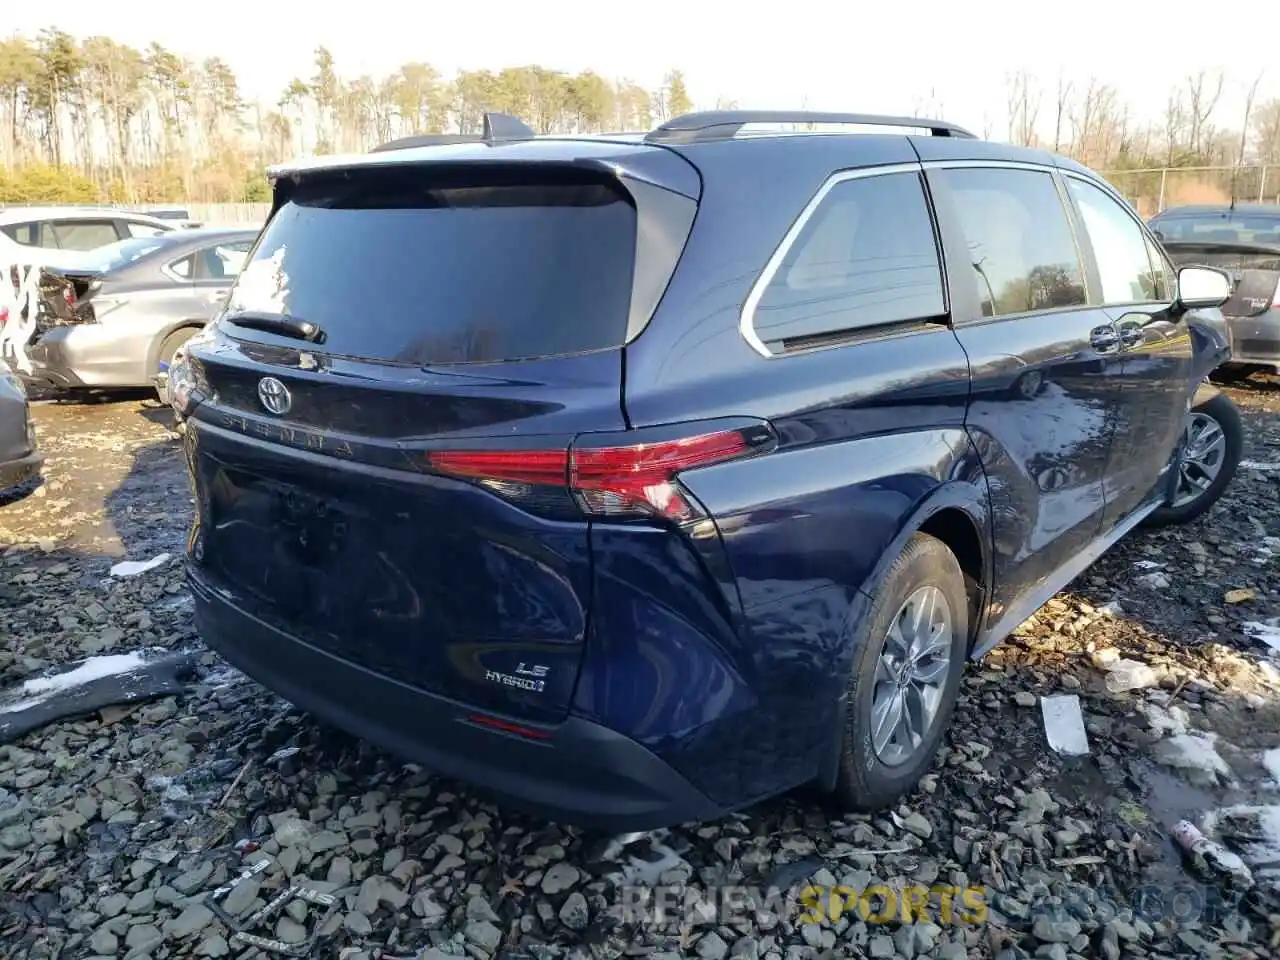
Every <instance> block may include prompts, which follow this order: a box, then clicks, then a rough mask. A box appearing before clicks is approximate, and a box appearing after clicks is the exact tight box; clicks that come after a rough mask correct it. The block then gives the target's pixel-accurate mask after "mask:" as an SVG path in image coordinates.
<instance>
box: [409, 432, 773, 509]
mask: <svg viewBox="0 0 1280 960" xmlns="http://www.w3.org/2000/svg"><path fill="white" fill-rule="evenodd" d="M587 439H590V440H593V441H597V440H599V439H602V438H597V437H593V436H591V435H588V437H587ZM772 440H773V434H772V432H771V431H770V430H769V429H768V428H764V427H759V428H749V429H745V430H717V431H714V432H710V433H701V434H695V435H692V436H687V437H681V438H679V439H671V440H658V441H655V442H651V443H634V444H626V445H607V446H587V445H580V444H575V445H574V446H572V447H570V448H569V449H566V450H559V449H556V450H546V449H542V450H437V451H434V452H432V453H430V454H428V456H427V459H428V463H429V465H430V467H431V469H432V470H435V471H437V472H439V473H443V474H448V475H450V476H454V477H462V478H466V479H470V480H475V481H477V482H479V483H480V484H481V485H482V486H484V487H485V488H486V489H488V490H491V491H492V492H494V493H496V494H498V495H499V496H503V497H505V498H507V499H509V500H515V501H525V500H535V499H536V497H529V496H526V495H528V494H533V493H534V488H538V487H542V488H547V487H559V488H561V489H565V488H567V490H568V492H569V493H570V495H571V496H572V497H573V500H574V502H575V503H576V504H577V506H578V509H579V510H581V511H582V512H583V513H585V514H586V515H588V516H592V517H611V518H617V519H627V518H636V517H652V518H664V519H667V520H672V521H675V522H678V523H682V522H684V521H687V520H693V519H696V518H698V517H700V516H701V511H700V509H699V508H698V506H697V504H696V503H695V502H694V501H693V499H692V498H691V497H690V496H689V495H688V493H687V491H685V490H684V488H683V487H682V486H681V485H680V483H679V481H678V479H677V477H678V475H679V474H680V473H681V472H682V471H685V470H691V469H694V468H696V467H706V466H710V465H712V464H715V463H723V462H725V461H728V460H736V459H739V458H741V457H745V456H751V455H755V454H757V453H761V452H763V451H764V450H765V449H767V448H768V446H769V445H771V443H772Z"/></svg>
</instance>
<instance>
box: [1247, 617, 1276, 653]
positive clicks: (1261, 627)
mask: <svg viewBox="0 0 1280 960" xmlns="http://www.w3.org/2000/svg"><path fill="white" fill-rule="evenodd" d="M1244 632H1245V633H1246V634H1248V635H1249V636H1250V637H1252V638H1253V639H1254V640H1258V641H1260V642H1261V643H1264V644H1266V645H1267V646H1268V647H1270V648H1271V649H1272V650H1275V651H1276V652H1277V653H1280V617H1271V618H1270V619H1268V620H1264V621H1260V620H1247V621H1245V624H1244Z"/></svg>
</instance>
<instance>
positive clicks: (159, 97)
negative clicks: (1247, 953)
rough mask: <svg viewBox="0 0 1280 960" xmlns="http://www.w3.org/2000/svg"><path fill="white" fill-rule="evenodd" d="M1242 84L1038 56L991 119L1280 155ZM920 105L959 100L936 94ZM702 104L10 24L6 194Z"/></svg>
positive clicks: (1066, 147) (1265, 158) (218, 183)
mask: <svg viewBox="0 0 1280 960" xmlns="http://www.w3.org/2000/svg"><path fill="white" fill-rule="evenodd" d="M1224 84H1225V77H1224V76H1223V74H1221V73H1210V72H1201V73H1198V74H1195V75H1192V76H1189V77H1187V78H1186V80H1185V81H1184V82H1183V83H1182V84H1180V85H1179V86H1177V87H1176V88H1175V89H1174V90H1172V91H1171V92H1170V95H1169V101H1168V104H1167V107H1166V110H1165V111H1164V114H1163V115H1162V116H1161V117H1160V118H1158V119H1157V120H1156V121H1155V122H1140V120H1139V119H1138V118H1137V117H1135V116H1134V115H1133V113H1132V111H1131V110H1130V109H1129V107H1128V105H1127V104H1126V103H1125V100H1124V97H1123V93H1122V91H1120V90H1118V89H1117V88H1115V87H1114V86H1111V85H1108V84H1105V83H1102V82H1100V81H1097V80H1094V79H1089V80H1086V81H1074V80H1067V79H1062V80H1059V81H1058V82H1057V84H1056V86H1055V87H1047V86H1045V85H1043V84H1042V83H1041V82H1040V81H1038V80H1037V78H1036V77H1034V76H1032V75H1031V74H1030V73H1028V72H1025V71H1022V72H1018V73H1015V74H1011V75H1010V76H1009V78H1008V83H1007V89H1008V102H1007V104H1006V107H1007V110H1006V116H1007V121H1008V127H1007V130H996V129H992V124H991V123H990V122H989V121H988V122H987V123H986V124H985V129H984V130H983V131H982V132H983V134H984V135H985V136H988V137H993V138H1003V139H1008V140H1009V141H1011V142H1014V143H1020V144H1027V145H1036V146H1043V147H1045V148H1048V149H1053V150H1055V151H1056V152H1060V153H1065V154H1068V155H1071V156H1074V157H1076V158H1077V159H1079V160H1081V161H1082V162H1084V163H1086V164H1088V165H1090V166H1092V167H1094V168H1095V169H1101V170H1117V169H1135V168H1141V167H1193V166H1207V165H1231V164H1240V163H1251V162H1252V163H1280V99H1270V100H1267V101H1265V102H1258V103H1255V102H1254V101H1255V94H1256V90H1257V86H1258V84H1257V83H1256V82H1255V83H1254V85H1253V88H1252V89H1251V90H1250V94H1249V97H1248V102H1247V106H1246V109H1245V111H1244V113H1243V115H1242V116H1239V117H1235V118H1226V117H1223V116H1221V114H1222V110H1221V109H1220V107H1219V104H1220V100H1221V97H1222V92H1223V88H1224ZM711 105H712V104H702V106H711ZM714 105H715V106H719V107H723V106H733V105H734V104H732V103H727V102H720V103H716V104H714ZM914 107H915V112H917V113H921V114H929V115H933V116H940V115H941V116H945V113H946V109H945V104H943V103H942V102H940V101H938V99H937V98H936V97H935V96H933V95H932V94H931V95H930V96H929V97H928V98H924V99H917V101H916V103H915V104H914ZM693 108H694V103H693V100H692V97H691V95H690V92H689V90H688V88H687V86H686V84H685V80H684V76H683V74H682V73H681V72H680V71H679V70H678V69H673V70H671V71H670V72H668V73H667V75H666V76H665V77H664V79H663V81H662V83H661V84H660V85H659V87H658V88H657V89H646V88H645V87H643V86H642V85H640V84H638V83H636V82H634V81H632V80H628V79H625V78H624V79H616V78H608V77H602V76H600V75H598V74H596V73H593V72H590V71H587V72H583V73H578V74H569V73H566V72H564V71H559V70H554V69H551V68H548V67H543V66H538V65H529V66H514V67H505V68H502V69H499V70H464V71H460V72H458V73H457V74H456V75H455V76H452V77H446V76H444V75H443V74H442V73H441V71H440V70H438V69H437V68H436V67H434V66H432V65H431V64H430V63H427V62H414V63H406V64H403V65H401V66H400V67H399V68H398V69H396V70H395V71H394V72H392V73H390V74H388V75H386V76H381V77H375V76H370V75H364V76H345V75H343V74H342V73H341V72H340V70H339V68H338V65H337V64H336V63H335V62H334V58H333V55H332V54H331V53H330V51H329V50H327V49H326V48H324V47H320V48H318V49H317V50H316V51H315V53H314V57H313V60H312V63H311V64H310V66H309V67H308V68H307V69H306V70H304V71H301V73H300V74H299V76H297V77H295V78H294V79H293V80H292V81H290V83H288V84H287V85H286V87H285V89H284V90H282V91H281V92H280V95H279V96H278V98H276V100H275V102H274V103H271V102H262V101H252V102H251V101H249V100H248V99H247V98H246V97H245V96H244V95H243V93H242V91H241V88H240V83H239V80H238V78H237V77H236V74H235V72H234V70H232V68H231V67H230V66H229V65H228V64H227V63H226V62H225V61H224V60H222V59H220V58H218V57H211V58H208V59H206V60H203V61H201V62H194V61H192V60H190V59H188V58H186V57H184V56H182V55H181V54H180V53H178V52H176V51H173V50H169V49H167V48H165V47H163V46H161V45H160V44H158V43H151V44H149V45H147V46H146V48H145V49H137V48H135V47H132V46H129V45H128V44H123V43H119V42H117V41H116V40H113V39H112V38H110V37H103V36H96V37H87V38H77V37H75V36H73V35H71V34H70V33H67V32H66V31H63V30H60V29H57V28H53V27H50V28H47V29H45V30H42V31H41V32H40V33H39V34H38V35H37V36H35V37H30V38H29V37H23V36H12V37H10V38H9V39H7V40H3V41H0V131H2V132H0V203H22V202H124V203H162V202H175V201H185V202H191V203H215V202H244V201H261V200H265V199H267V198H268V195H269V191H268V187H267V183H266V180H265V178H264V177H263V170H264V168H265V167H266V166H267V165H269V164H271V163H275V162H279V161H281V160H284V159H287V158H289V157H291V156H296V155H299V154H304V153H329V152H351V151H354V152H359V151H364V150H367V149H369V148H371V147H372V146H374V145H376V144H377V143H380V142H384V141H386V140H391V139H394V138H395V137H398V136H404V135H407V134H410V133H432V132H459V133H474V132H477V131H478V130H479V129H480V125H481V123H482V118H483V115H484V113H485V112H486V111H490V110H497V111H501V112H503V113H510V114H513V115H515V116H518V117H520V118H521V119H522V120H524V121H525V122H526V123H528V124H529V125H530V126H532V127H534V129H536V130H537V131H538V132H539V133H555V132H608V131H623V130H631V131H634V130H647V129H649V128H651V127H652V126H654V125H655V124H657V123H660V122H661V121H663V120H665V119H667V118H669V117H672V116H676V115H678V114H681V113H685V112H688V111H689V110H692V109H693ZM1275 177H1276V179H1277V182H1280V173H1278V174H1275Z"/></svg>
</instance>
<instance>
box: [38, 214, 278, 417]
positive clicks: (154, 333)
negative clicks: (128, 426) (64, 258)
mask: <svg viewBox="0 0 1280 960" xmlns="http://www.w3.org/2000/svg"><path fill="white" fill-rule="evenodd" d="M257 233H258V231H257V230H255V229H248V230H246V229H243V228H237V229H190V230H180V231H173V232H170V233H166V234H162V235H159V236H155V237H148V238H145V239H137V240H126V241H122V242H120V243H117V244H113V245H111V246H108V247H104V248H101V249H100V250H98V251H94V252H93V253H92V254H88V255H86V256H90V257H92V256H95V255H96V256H97V257H98V258H99V259H98V261H97V262H86V263H85V264H83V265H81V266H77V267H75V268H69V267H64V268H61V269H47V270H45V271H44V272H43V273H42V276H41V280H40V309H39V313H38V319H37V322H36V324H35V329H34V331H33V332H32V334H31V336H30V339H29V340H28V341H27V343H26V344H25V352H26V358H27V361H28V367H29V369H26V370H24V371H23V375H24V376H25V377H26V378H27V380H28V382H29V383H31V384H32V385H35V386H38V387H40V388H41V389H46V390H52V391H54V392H60V393H64V394H66V393H75V392H77V391H80V390H84V389H102V388H120V387H147V386H151V385H152V384H153V383H154V382H155V380H156V377H157V375H159V374H162V373H164V371H166V370H167V369H168V367H169V364H170V363H172V361H173V357H174V355H175V354H176V353H177V351H178V349H179V348H180V347H181V346H182V344H184V343H185V342H186V341H187V340H188V339H189V338H190V337H191V336H192V335H193V334H195V333H196V331H198V330H199V329H200V328H201V327H203V326H204V325H205V324H206V323H207V322H208V321H209V320H211V319H212V318H213V317H214V316H215V315H216V314H217V312H218V310H219V309H220V308H221V306H222V303H223V301H224V300H225V299H226V297H227V294H228V292H229V291H230V289H231V285H232V283H233V282H234V281H235V277H236V274H237V273H239V270H240V264H241V262H242V261H243V260H244V258H245V256H246V254H247V253H248V252H249V248H250V247H251V246H252V245H253V242H254V240H255V239H256V238H257Z"/></svg>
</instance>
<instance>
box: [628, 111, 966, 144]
mask: <svg viewBox="0 0 1280 960" xmlns="http://www.w3.org/2000/svg"><path fill="white" fill-rule="evenodd" d="M752 123H829V124H846V125H849V126H852V125H855V124H857V125H865V126H876V127H915V128H919V129H921V130H928V131H929V132H930V133H931V134H932V135H933V136H935V137H963V138H965V139H967V140H975V139H977V138H976V137H975V136H974V135H973V134H972V133H970V132H969V131H968V130H966V129H964V128H963V127H958V126H956V125H955V124H954V123H947V122H946V121H944V120H923V119H921V118H919V117H887V116H881V115H880V114H875V113H820V112H815V111H807V110H708V111H705V112H702V113H686V114H684V115H683V116H680V117H673V118H672V119H670V120H668V121H667V122H666V123H664V124H662V126H660V127H658V128H657V129H655V130H651V131H650V132H649V133H647V134H645V140H647V141H648V142H650V143H701V142H703V141H707V140H729V139H732V138H733V136H734V135H735V134H737V133H738V132H739V131H740V130H741V129H742V128H743V127H745V126H747V125H748V124H752Z"/></svg>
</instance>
